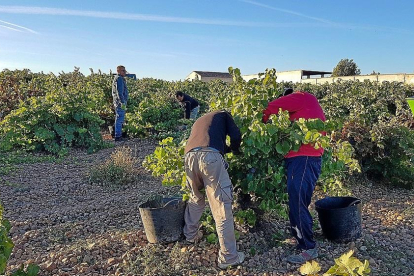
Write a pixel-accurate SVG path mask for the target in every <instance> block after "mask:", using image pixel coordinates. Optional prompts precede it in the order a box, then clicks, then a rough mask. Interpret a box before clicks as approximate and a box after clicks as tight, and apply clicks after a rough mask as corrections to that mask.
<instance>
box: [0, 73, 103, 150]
mask: <svg viewBox="0 0 414 276" xmlns="http://www.w3.org/2000/svg"><path fill="white" fill-rule="evenodd" d="M51 79H52V80H51V81H50V85H53V84H54V82H55V81H56V79H55V78H53V77H51ZM80 84H81V83H78V84H77V85H76V86H75V85H74V84H73V86H72V85H68V86H66V87H65V88H58V89H53V90H51V91H50V92H47V93H46V95H45V97H32V98H30V99H28V100H27V101H26V102H24V103H22V104H21V105H20V107H19V108H18V109H15V110H13V111H12V112H11V113H10V114H9V115H7V116H6V117H5V118H4V120H3V121H1V122H0V149H1V150H6V151H9V150H12V149H15V148H21V149H24V150H28V151H35V150H44V151H47V152H50V153H53V154H58V155H64V154H65V153H66V152H67V151H68V148H69V147H72V146H76V147H85V148H87V149H88V151H89V152H93V151H96V150H98V149H100V148H102V147H104V143H103V141H102V136H101V134H100V125H101V124H102V123H103V121H102V120H101V119H100V118H99V116H98V115H95V114H94V113H93V111H92V109H93V107H92V106H91V102H92V101H91V99H90V95H89V93H88V91H87V90H86V89H84V87H82V86H81V85H80Z"/></svg>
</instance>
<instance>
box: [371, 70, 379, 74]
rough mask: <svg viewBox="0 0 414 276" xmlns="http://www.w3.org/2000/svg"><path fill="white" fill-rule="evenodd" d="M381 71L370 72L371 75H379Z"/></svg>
mask: <svg viewBox="0 0 414 276" xmlns="http://www.w3.org/2000/svg"><path fill="white" fill-rule="evenodd" d="M380 74H381V73H380V72H375V70H372V73H371V75H380Z"/></svg>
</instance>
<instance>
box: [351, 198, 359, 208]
mask: <svg viewBox="0 0 414 276" xmlns="http://www.w3.org/2000/svg"><path fill="white" fill-rule="evenodd" d="M359 203H361V200H360V199H355V200H354V201H352V202H351V203H350V204H349V205H348V207H350V206H354V205H357V204H359Z"/></svg>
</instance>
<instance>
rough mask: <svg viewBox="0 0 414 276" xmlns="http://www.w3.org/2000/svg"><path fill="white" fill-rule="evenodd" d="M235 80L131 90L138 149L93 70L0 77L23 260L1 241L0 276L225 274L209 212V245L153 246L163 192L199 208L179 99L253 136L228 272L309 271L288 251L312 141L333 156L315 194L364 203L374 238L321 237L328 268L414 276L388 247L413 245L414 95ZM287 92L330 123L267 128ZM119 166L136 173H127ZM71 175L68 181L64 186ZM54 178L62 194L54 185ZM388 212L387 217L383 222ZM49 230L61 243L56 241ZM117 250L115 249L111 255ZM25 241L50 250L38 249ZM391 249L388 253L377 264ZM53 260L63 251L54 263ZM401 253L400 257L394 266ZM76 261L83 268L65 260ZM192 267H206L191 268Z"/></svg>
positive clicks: (0, 148) (8, 192)
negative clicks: (192, 199)
mask: <svg viewBox="0 0 414 276" xmlns="http://www.w3.org/2000/svg"><path fill="white" fill-rule="evenodd" d="M229 72H230V73H231V74H232V76H233V80H234V82H233V83H232V84H228V83H225V82H222V81H220V80H215V81H211V82H208V83H204V82H201V81H192V82H190V81H177V82H170V81H164V80H158V79H150V78H148V79H138V80H132V79H127V86H128V90H129V100H128V106H127V113H126V124H125V127H124V130H125V131H126V133H127V135H128V141H127V142H126V143H125V144H123V145H122V146H120V145H119V144H115V145H114V143H113V142H112V139H110V138H108V137H110V136H109V135H108V127H110V126H112V125H113V124H114V112H113V105H112V94H111V89H112V80H113V75H111V74H105V73H102V72H100V71H98V72H94V71H91V73H90V74H89V75H87V76H85V75H83V74H82V73H80V71H79V69H78V68H76V69H75V70H74V71H73V72H71V73H63V72H62V73H60V74H58V75H54V74H44V73H33V72H31V71H29V70H22V71H19V70H16V71H9V70H3V71H2V72H0V161H1V163H2V164H1V165H0V181H1V183H0V189H1V190H0V199H1V201H2V204H3V206H4V209H5V212H4V217H5V218H7V219H8V220H9V221H10V222H11V225H9V224H8V222H7V221H6V220H2V218H1V217H0V220H1V221H2V223H3V224H2V225H1V226H0V227H1V228H0V238H2V237H3V236H4V237H7V236H8V234H7V233H9V232H10V235H11V237H12V239H13V241H14V244H15V248H14V249H13V246H12V242H11V240H10V239H6V240H5V241H4V242H3V241H0V274H1V273H2V272H3V271H7V273H9V274H10V275H11V273H12V270H13V269H17V268H19V267H20V265H22V264H24V265H25V266H23V267H21V268H20V269H21V271H20V272H19V273H22V274H16V275H37V273H38V272H37V269H36V267H34V266H33V265H31V266H27V265H28V264H30V263H34V264H37V265H39V266H40V272H39V274H40V275H54V274H59V275H95V274H93V273H96V275H184V273H182V271H185V272H186V273H185V275H216V273H219V272H217V271H214V269H212V268H211V267H214V266H216V265H215V264H214V261H215V258H216V254H217V246H216V243H217V237H215V234H214V233H215V229H214V227H213V226H214V225H213V223H212V221H211V215H210V214H209V213H206V214H205V216H204V217H203V231H204V233H205V236H206V239H205V240H204V241H203V244H204V248H203V247H202V246H201V247H199V248H193V249H191V248H187V247H181V245H179V244H175V245H172V246H171V245H156V246H153V245H150V244H148V242H147V241H146V238H145V235H144V234H143V232H142V230H143V228H142V224H141V222H140V218H139V215H137V206H138V205H139V203H141V202H143V201H144V200H146V199H147V198H148V197H150V196H151V195H152V194H154V193H159V194H162V195H167V194H170V195H171V194H174V195H180V196H183V198H184V199H186V197H187V191H186V185H185V173H184V169H183V168H184V160H183V152H184V146H185V142H186V139H187V138H188V135H189V131H190V129H191V125H192V123H193V121H192V120H186V119H183V118H184V116H183V114H184V113H183V110H182V108H181V106H180V105H179V104H178V102H177V100H176V99H175V92H176V91H178V90H180V91H183V92H185V93H187V94H188V95H190V96H191V97H193V98H195V99H197V100H198V101H199V103H200V106H201V108H200V113H201V115H202V114H204V113H206V112H208V111H212V110H227V111H228V112H230V113H231V114H232V116H233V118H234V120H235V122H236V124H237V125H238V127H239V128H240V130H241V133H242V144H241V151H242V154H241V155H232V154H229V155H228V156H227V157H226V159H227V161H228V162H229V174H230V178H231V179H232V182H233V185H234V191H235V206H234V208H235V210H234V211H235V220H236V224H237V228H238V229H239V232H240V233H239V234H240V237H239V241H238V246H239V247H240V249H243V250H244V251H245V252H247V253H248V258H247V262H246V267H245V268H234V270H232V271H231V272H229V273H231V274H232V275H239V274H237V273H236V272H237V271H238V273H244V274H242V275H254V274H257V275H262V274H263V273H268V274H266V275H290V274H294V273H296V274H295V275H299V274H298V267H294V266H290V265H286V264H284V263H283V260H284V258H285V249H286V248H288V247H289V244H287V243H286V242H285V240H286V239H287V237H289V234H288V233H287V232H286V231H285V229H287V227H286V222H287V206H286V203H287V193H286V176H285V171H284V165H283V156H284V155H285V154H286V153H287V152H288V151H289V150H292V149H293V150H297V149H298V148H299V146H300V145H301V144H303V143H305V144H309V143H312V144H315V145H316V146H320V147H323V148H324V149H325V154H324V156H323V162H322V164H323V165H322V174H321V177H320V178H319V182H318V187H317V195H316V197H319V198H320V197H323V196H325V195H350V194H352V195H356V196H359V197H361V198H363V200H365V201H366V205H364V212H365V214H366V217H365V218H363V219H364V222H363V223H364V228H366V234H364V236H363V238H362V239H359V240H358V241H356V242H355V243H350V244H347V245H343V246H342V247H341V245H338V244H332V243H330V242H328V241H325V240H323V237H322V236H321V235H320V237H318V243H319V244H321V249H322V252H324V253H323V256H322V257H321V258H322V262H321V265H322V267H323V269H325V268H326V269H327V268H329V267H330V266H332V265H333V259H334V258H337V257H339V256H340V255H341V254H343V253H345V252H346V251H347V250H348V249H356V250H357V251H359V255H358V257H361V259H362V258H365V259H367V260H369V262H370V266H371V270H372V271H373V272H375V274H374V275H409V274H408V273H410V271H413V270H414V263H413V262H412V260H413V259H414V252H413V250H412V247H410V245H409V244H408V245H407V244H404V240H403V239H402V238H401V246H399V245H393V244H390V243H388V244H387V243H385V244H383V243H382V241H381V239H382V240H385V241H388V236H387V235H388V231H391V232H392V231H394V230H393V229H398V227H401V229H403V230H404V231H403V234H402V237H404V238H406V239H407V240H410V243H411V246H414V245H413V244H412V242H411V241H412V238H413V234H412V233H414V231H413V227H414V226H413V223H414V211H413V210H414V209H413V205H412V199H413V188H414V182H413V179H414V118H413V114H411V111H410V109H409V107H408V104H407V102H406V100H405V99H406V98H407V97H412V96H414V87H413V86H409V85H406V84H402V83H398V82H393V83H390V82H383V83H378V82H370V81H365V82H359V81H342V82H341V81H339V82H336V83H333V84H323V85H312V84H300V83H296V84H295V83H278V82H276V72H275V70H274V69H268V70H266V71H265V72H264V73H263V74H262V77H261V78H260V79H253V80H250V81H248V82H246V81H244V80H243V79H242V78H241V75H240V71H239V69H234V68H229ZM285 87H292V88H293V89H294V90H301V91H308V92H310V93H312V94H314V95H315V96H316V97H317V98H318V100H319V102H320V104H321V106H322V107H323V109H324V112H325V114H326V117H327V121H326V122H322V121H320V120H299V121H295V122H294V123H291V122H290V121H289V114H288V113H287V112H280V113H279V114H277V115H272V116H271V118H270V119H271V123H268V124H263V123H262V120H261V119H262V111H263V109H264V108H265V107H266V106H267V103H268V102H269V101H271V100H273V99H275V98H277V97H279V96H280V95H281V94H282V93H283V91H284V88H285ZM322 131H324V132H326V133H327V135H326V136H323V135H321V134H320V133H321V132H322ZM121 147H127V148H122V149H121ZM124 155H128V157H124ZM111 158H112V159H111ZM117 164H123V165H125V164H126V165H125V168H126V169H125V170H126V171H125V173H124V172H123V171H122V172H120V171H119V170H120V168H121V169H122V168H123V167H122V166H118V165H117ZM127 165H128V166H127ZM106 170H108V171H106ZM28 172H30V173H31V174H32V175H28V174H27V173H28ZM68 172H70V174H67V173H68ZM106 172H107V173H106ZM126 174H128V175H127V176H126ZM63 175H68V176H67V177H66V178H65V179H64V180H62V179H61V178H62V176H63ZM33 176H38V179H37V178H36V177H34V178H32V177H33ZM59 176H61V177H59ZM131 176H132V177H131ZM49 177H51V178H50V179H53V181H56V183H49V182H50V179H49ZM103 177H105V179H103ZM19 179H20V180H19ZM22 179H25V180H22ZM47 179H49V180H47ZM124 180H125V181H126V182H125V184H123V181H124ZM20 182H21V183H20ZM103 183H106V184H105V185H103ZM111 183H118V184H116V185H115V184H111ZM161 183H162V186H161ZM48 185H50V186H48ZM53 187H54V188H53ZM89 193H91V194H90V195H89ZM379 195H381V196H382V197H380V196H379ZM25 197H27V198H29V199H30V200H29V201H30V202H31V203H30V204H29V205H27V206H26V205H25V204H26V203H18V202H19V201H18V200H16V198H19V199H20V200H24V198H25ZM394 197H395V198H394ZM88 201H89V203H92V204H89V203H88ZM36 202H38V203H36ZM378 202H382V207H378V206H377V205H376V204H378ZM19 204H20V205H19ZM36 204H38V205H39V206H38V207H39V210H44V211H46V210H48V209H49V210H54V211H53V212H55V213H50V214H48V215H47V218H45V219H43V218H42V217H41V216H38V215H36V211H35V206H36ZM59 204H64V205H65V206H64V207H63V206H62V207H61V209H62V210H58V209H59V208H58V207H56V206H57V205H59ZM94 204H96V207H94V206H93V205H94ZM19 206H20V207H19ZM23 206H26V207H27V208H28V209H27V211H24V210H23V209H22V208H23ZM69 206H74V207H73V208H72V209H68V207H69ZM76 206H77V207H76ZM376 208H378V212H376ZM395 208H401V209H400V210H396V209H395ZM78 209H79V210H78ZM81 209H82V211H81ZM85 210H86V211H85ZM78 211H79V212H78ZM25 212H26V214H25ZM72 212H74V213H72ZM381 212H383V213H381ZM132 213H134V214H133V215H131V214H132ZM29 214H30V216H29ZM383 214H384V216H385V217H384V218H383V217H381V218H379V217H376V215H378V216H380V215H381V216H382V215H383ZM100 218H105V219H104V220H100ZM33 221H34V222H33ZM27 222H31V223H34V225H30V224H29V223H27ZM89 223H93V224H94V225H92V226H91V225H89ZM13 224H15V225H13ZM89 227H90V229H89ZM318 227H319V226H318V225H315V230H316V233H318V231H319V232H320V228H318ZM85 228H86V229H87V230H85ZM50 229H54V230H55V232H54V233H53V234H51V232H48V234H47V235H46V232H47V231H49V230H50ZM50 231H52V230H50ZM68 233H69V234H68ZM48 235H49V236H48ZM391 235H392V234H390V237H391ZM46 236H47V237H49V238H48V239H46V240H42V239H41V238H42V237H43V238H44V237H46ZM384 236H387V238H384ZM50 237H54V238H50ZM392 237H394V238H395V236H392ZM53 239H54V240H53ZM94 239H96V242H94ZM389 239H390V240H391V238H389ZM105 240H106V241H107V242H106V243H105ZM266 240H271V241H270V242H269V243H266V242H265V241H266ZM108 243H109V244H108ZM111 243H114V244H115V243H116V244H117V245H116V246H114V248H113V249H111V247H112V246H111ZM23 244H27V245H28V248H31V249H30V251H33V250H35V251H36V250H37V249H39V248H41V249H39V250H40V251H41V252H45V253H44V254H43V255H42V254H40V255H39V254H37V255H36V254H34V253H33V254H32V253H31V252H27V251H26V249H25V248H24V247H23V246H22V245H23ZM380 247H386V248H387V250H386V251H384V252H382V253H378V252H377V251H378V248H380ZM12 250H13V251H12ZM48 251H53V252H54V251H56V253H54V254H53V256H51V255H50V254H51V253H48ZM107 251H108V252H107ZM204 251H207V252H208V254H207V255H206V256H207V257H206V258H203V257H202V256H203V252H204ZM397 251H398V252H400V253H398V257H396V259H389V255H391V257H392V255H393V254H391V253H394V252H397ZM12 252H13V253H12ZM161 252H168V254H167V255H163V254H161ZM339 253H340V254H339ZM68 254H69V255H70V256H71V257H68V258H65V259H67V260H65V261H63V259H64V255H68ZM383 255H387V256H383ZM166 256H167V257H166ZM197 256H198V257H197ZM394 256H395V255H394ZM156 257H157V258H159V259H156ZM193 257H194V261H188V262H183V261H182V260H184V259H186V258H187V260H192V259H193ZM166 258H167V259H166ZM8 259H10V262H9V266H8V267H7V268H6V264H7V261H8ZM262 259H263V260H266V261H263V260H262ZM180 260H181V261H180ZM409 260H411V261H409ZM157 262H158V264H157ZM159 262H161V263H165V265H164V266H162V265H161V264H160V263H159ZM282 263H283V264H282ZM170 266H171V267H172V268H171V267H170ZM177 266H178V269H177V268H176V267H177ZM69 268H70V269H69ZM157 269H158V270H157ZM326 269H325V270H326ZM23 273H26V274H23ZM88 273H90V274H88ZM234 273H236V274H234ZM260 273H262V274H260ZM269 273H273V274H269ZM275 273H276V274H275ZM288 273H289V274H288ZM221 275H227V274H221ZM263 275H265V274H263ZM347 275H348V274H347ZM350 275H351V274H350ZM355 275H356V274H355Z"/></svg>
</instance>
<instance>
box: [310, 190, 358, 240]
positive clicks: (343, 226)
mask: <svg viewBox="0 0 414 276" xmlns="http://www.w3.org/2000/svg"><path fill="white" fill-rule="evenodd" d="M315 209H316V211H317V212H318V216H319V222H320V224H321V227H322V232H323V234H324V236H325V237H326V238H327V239H328V240H331V241H334V242H341V243H342V242H344V243H345V242H350V241H353V240H355V239H357V238H359V237H360V236H361V231H362V227H361V200H360V199H358V198H355V197H326V198H324V199H321V200H318V201H316V202H315Z"/></svg>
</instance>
